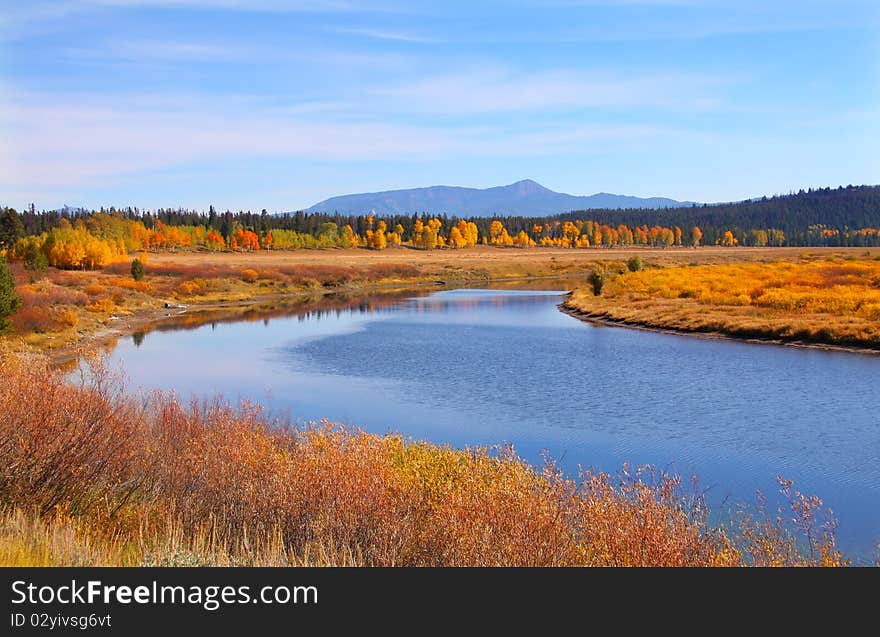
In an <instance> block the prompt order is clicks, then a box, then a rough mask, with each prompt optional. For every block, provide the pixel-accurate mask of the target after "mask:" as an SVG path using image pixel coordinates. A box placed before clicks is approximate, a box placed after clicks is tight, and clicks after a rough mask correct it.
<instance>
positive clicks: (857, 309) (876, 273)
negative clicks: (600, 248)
mask: <svg viewBox="0 0 880 637" xmlns="http://www.w3.org/2000/svg"><path fill="white" fill-rule="evenodd" d="M561 309H562V310H563V311H565V312H566V313H568V314H570V315H572V316H574V317H576V318H579V319H581V320H586V321H589V322H592V323H596V324H601V325H609V326H618V327H629V328H638V329H648V330H652V331H660V332H667V333H675V334H687V335H692V336H701V337H704V338H731V339H736V340H742V341H749V342H763V343H774V344H781V345H791V346H796V347H810V348H820V349H828V350H838V351H848V352H860V353H871V354H878V353H880V261H878V260H876V259H868V258H858V257H854V256H850V257H849V258H842V257H836V258H831V259H828V258H825V259H816V258H813V257H808V258H803V259H801V260H799V261H797V262H789V261H785V262H783V261H779V262H771V263H766V264H760V265H759V264H728V265H705V266H690V267H680V266H679V267H669V268H652V269H650V270H643V271H638V272H625V273H622V274H619V275H612V276H610V277H609V278H608V281H607V283H606V284H605V285H604V286H603V289H602V292H601V294H600V295H598V296H597V295H595V294H594V292H593V290H592V289H584V288H581V289H578V290H575V291H573V292H572V293H571V294H570V295H569V296H568V297H567V298H566V300H565V302H564V303H563V304H562V307H561Z"/></svg>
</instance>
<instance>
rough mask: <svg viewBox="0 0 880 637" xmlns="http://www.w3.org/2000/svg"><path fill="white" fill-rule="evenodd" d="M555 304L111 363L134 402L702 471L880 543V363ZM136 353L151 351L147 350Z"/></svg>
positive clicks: (345, 325)
mask: <svg viewBox="0 0 880 637" xmlns="http://www.w3.org/2000/svg"><path fill="white" fill-rule="evenodd" d="M560 294H561V293H559V292H534V291H509V290H505V291H492V290H453V291H443V292H439V293H436V294H433V295H430V296H425V297H421V298H409V299H404V300H401V301H399V302H397V303H395V304H392V305H390V306H388V307H384V308H381V309H375V308H372V307H371V306H364V305H361V306H360V307H356V308H350V309H342V310H335V311H330V312H315V313H311V314H308V315H293V316H285V317H277V316H275V317H273V318H271V319H266V320H265V321H257V322H237V323H236V322H234V323H215V324H214V325H205V326H202V327H199V328H197V329H188V330H187V331H161V332H152V333H149V334H147V335H146V336H145V337H143V338H137V339H132V340H130V341H126V342H124V343H121V344H120V345H119V346H118V347H117V348H116V349H115V350H114V352H113V355H112V356H113V358H114V359H116V360H118V361H121V362H122V363H123V364H124V367H125V370H126V372H127V374H128V376H129V377H130V379H131V381H132V383H133V384H134V385H135V386H140V387H162V388H170V389H174V390H176V391H177V392H178V393H180V394H183V395H188V394H190V393H195V394H198V395H212V394H216V393H222V394H224V395H225V396H226V397H228V398H236V397H242V398H243V397H252V398H254V399H256V400H259V401H261V402H264V403H266V404H267V405H269V406H270V407H271V408H272V409H274V410H282V409H283V410H289V412H290V413H291V415H293V416H294V417H295V418H297V419H299V420H302V421H307V420H317V419H320V418H328V419H330V420H334V421H340V422H345V423H349V424H353V425H358V426H360V427H363V428H364V429H367V430H369V431H374V432H385V431H389V430H391V431H399V432H403V433H405V434H408V435H411V436H413V437H416V438H424V439H427V440H430V441H432V442H437V443H450V444H452V445H456V446H464V445H470V444H490V445H491V444H496V443H500V442H502V441H506V442H511V443H513V444H514V445H515V447H516V448H517V450H518V451H519V452H520V453H521V454H522V455H524V456H526V457H527V458H529V459H530V460H534V461H538V460H539V459H540V454H541V452H542V451H544V450H546V451H549V453H550V454H551V455H552V456H553V457H554V458H556V459H558V460H560V461H561V464H562V465H563V466H564V467H565V468H567V469H570V470H575V469H576V467H577V466H578V465H584V466H591V467H596V468H600V469H603V470H608V471H616V470H618V469H619V468H620V466H621V464H622V463H623V462H625V461H629V462H631V463H649V464H654V465H656V466H659V467H662V468H671V469H675V470H677V471H680V472H683V473H685V474H690V473H696V474H697V475H698V476H699V478H700V482H701V485H702V486H703V487H704V488H708V489H709V495H710V498H711V499H712V500H714V501H716V502H718V501H721V500H722V499H724V498H728V497H730V498H733V499H735V500H743V499H745V500H749V501H751V500H752V499H753V495H754V492H755V490H756V489H762V490H764V491H765V492H767V493H774V492H775V476H776V475H777V474H781V475H783V476H785V477H787V478H789V479H793V480H795V481H796V486H797V487H798V488H799V489H800V490H802V491H804V492H806V493H815V494H817V495H820V496H821V497H822V498H823V499H824V500H825V502H826V503H827V504H829V505H830V506H831V507H832V508H833V509H834V511H835V513H836V515H837V517H838V518H839V519H840V522H841V529H840V533H839V538H840V541H841V545H842V548H844V550H845V551H846V552H847V553H848V554H849V555H852V556H856V557H857V558H860V559H869V558H870V557H871V556H872V554H873V553H874V547H876V545H877V541H878V539H880V395H878V392H877V386H878V385H877V379H878V378H880V357H874V356H867V355H858V354H848V353H834V352H823V351H818V350H800V349H794V348H787V347H779V346H772V345H755V344H747V343H737V342H732V341H713V340H704V339H696V338H690V337H683V336H674V335H666V334H656V333H651V332H642V331H634V330H627V329H620V328H607V327H594V326H590V325H587V324H584V323H582V322H580V321H577V320H575V319H573V318H571V317H569V316H566V315H564V314H562V313H561V312H559V311H558V309H557V307H556V306H557V304H558V303H559V302H560V300H561V297H560ZM136 342H137V343H139V344H136Z"/></svg>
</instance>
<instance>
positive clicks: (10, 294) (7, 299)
mask: <svg viewBox="0 0 880 637" xmlns="http://www.w3.org/2000/svg"><path fill="white" fill-rule="evenodd" d="M20 305H21V298H20V297H19V296H18V295H16V294H15V279H14V278H13V277H12V271H11V270H10V269H9V265H8V264H7V263H6V258H5V257H2V256H0V334H2V333H3V332H5V331H6V330H7V329H8V328H9V325H10V321H9V317H10V316H12V315H13V314H15V311H16V310H17V309H18V307H19V306H20Z"/></svg>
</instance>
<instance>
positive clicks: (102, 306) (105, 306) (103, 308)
mask: <svg viewBox="0 0 880 637" xmlns="http://www.w3.org/2000/svg"><path fill="white" fill-rule="evenodd" d="M86 309H87V310H88V311H89V312H97V313H105V314H106V313H110V312H112V311H113V310H115V309H116V303H114V302H113V299H111V298H102V299H95V300H94V301H92V302H91V303H89V304H88V305H86Z"/></svg>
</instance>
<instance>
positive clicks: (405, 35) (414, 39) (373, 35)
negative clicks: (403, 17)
mask: <svg viewBox="0 0 880 637" xmlns="http://www.w3.org/2000/svg"><path fill="white" fill-rule="evenodd" d="M333 31H334V32H335V33H344V34H350V35H357V36H361V37H364V38H369V39H373V40H388V41H390V42H410V43H414V44H433V43H437V42H438V41H439V40H437V39H436V38H433V37H428V36H426V35H421V34H417V33H409V32H404V31H392V30H390V29H370V28H366V27H339V28H336V29H333Z"/></svg>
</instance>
